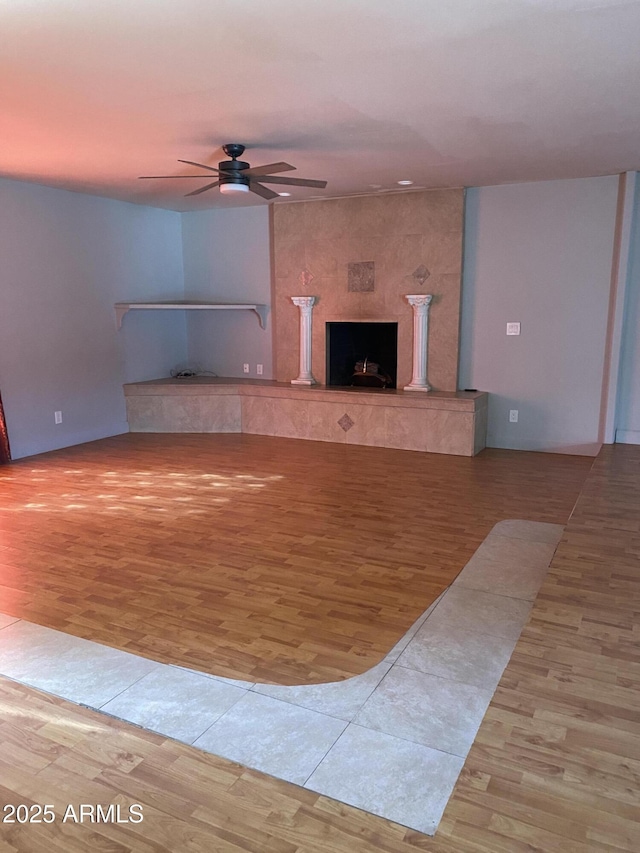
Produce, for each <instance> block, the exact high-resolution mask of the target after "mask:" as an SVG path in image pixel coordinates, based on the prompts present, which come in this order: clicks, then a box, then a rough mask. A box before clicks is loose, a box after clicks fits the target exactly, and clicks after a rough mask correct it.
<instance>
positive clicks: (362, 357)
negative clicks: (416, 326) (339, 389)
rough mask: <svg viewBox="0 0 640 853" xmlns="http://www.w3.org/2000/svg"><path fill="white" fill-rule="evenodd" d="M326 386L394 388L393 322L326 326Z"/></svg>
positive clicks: (395, 347) (395, 328)
mask: <svg viewBox="0 0 640 853" xmlns="http://www.w3.org/2000/svg"><path fill="white" fill-rule="evenodd" d="M326 332H327V348H326V352H327V385H341V386H343V387H344V386H354V387H362V388H395V387H396V381H397V371H398V324H397V323H375V322H373V323H327V324H326Z"/></svg>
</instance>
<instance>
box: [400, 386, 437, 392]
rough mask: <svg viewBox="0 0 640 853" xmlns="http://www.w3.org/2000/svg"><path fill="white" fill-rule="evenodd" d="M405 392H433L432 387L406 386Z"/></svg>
mask: <svg viewBox="0 0 640 853" xmlns="http://www.w3.org/2000/svg"><path fill="white" fill-rule="evenodd" d="M402 390H403V391H431V385H405V386H404V388H403V389H402Z"/></svg>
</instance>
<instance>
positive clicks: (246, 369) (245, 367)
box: [242, 362, 249, 373]
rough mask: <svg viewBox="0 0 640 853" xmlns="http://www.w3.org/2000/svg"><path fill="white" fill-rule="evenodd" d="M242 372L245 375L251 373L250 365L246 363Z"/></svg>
mask: <svg viewBox="0 0 640 853" xmlns="http://www.w3.org/2000/svg"><path fill="white" fill-rule="evenodd" d="M242 372H243V373H248V372H249V365H248V364H247V363H246V362H245V363H244V364H243V365H242Z"/></svg>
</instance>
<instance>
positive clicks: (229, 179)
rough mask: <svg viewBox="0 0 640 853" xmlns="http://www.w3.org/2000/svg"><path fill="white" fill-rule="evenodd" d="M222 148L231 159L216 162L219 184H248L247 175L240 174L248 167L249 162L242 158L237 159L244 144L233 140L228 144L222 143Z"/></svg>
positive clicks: (242, 150)
mask: <svg viewBox="0 0 640 853" xmlns="http://www.w3.org/2000/svg"><path fill="white" fill-rule="evenodd" d="M222 150H223V151H224V153H225V154H227V155H228V156H229V157H232V158H233V159H232V160H222V161H221V162H220V163H218V169H219V170H220V184H221V185H222V184H242V185H244V186H249V177H248V176H245V175H243V174H242V172H244V171H245V170H246V169H248V168H249V164H248V163H247V162H246V161H244V160H238V159H237V158H238V157H241V156H242V154H243V153H244V145H240V144H238V143H235V142H234V143H230V144H229V145H223V146H222Z"/></svg>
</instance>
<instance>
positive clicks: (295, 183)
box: [260, 175, 327, 189]
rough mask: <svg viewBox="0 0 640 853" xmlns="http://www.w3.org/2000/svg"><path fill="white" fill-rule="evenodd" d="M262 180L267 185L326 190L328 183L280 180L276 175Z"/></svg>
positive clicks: (303, 179)
mask: <svg viewBox="0 0 640 853" xmlns="http://www.w3.org/2000/svg"><path fill="white" fill-rule="evenodd" d="M260 180H261V181H263V182H264V183H265V184H287V185H288V186H291V187H318V189H324V188H325V187H326V185H327V182H326V181H312V180H307V179H306V178H279V177H276V176H275V175H265V176H264V177H262V178H260Z"/></svg>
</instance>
